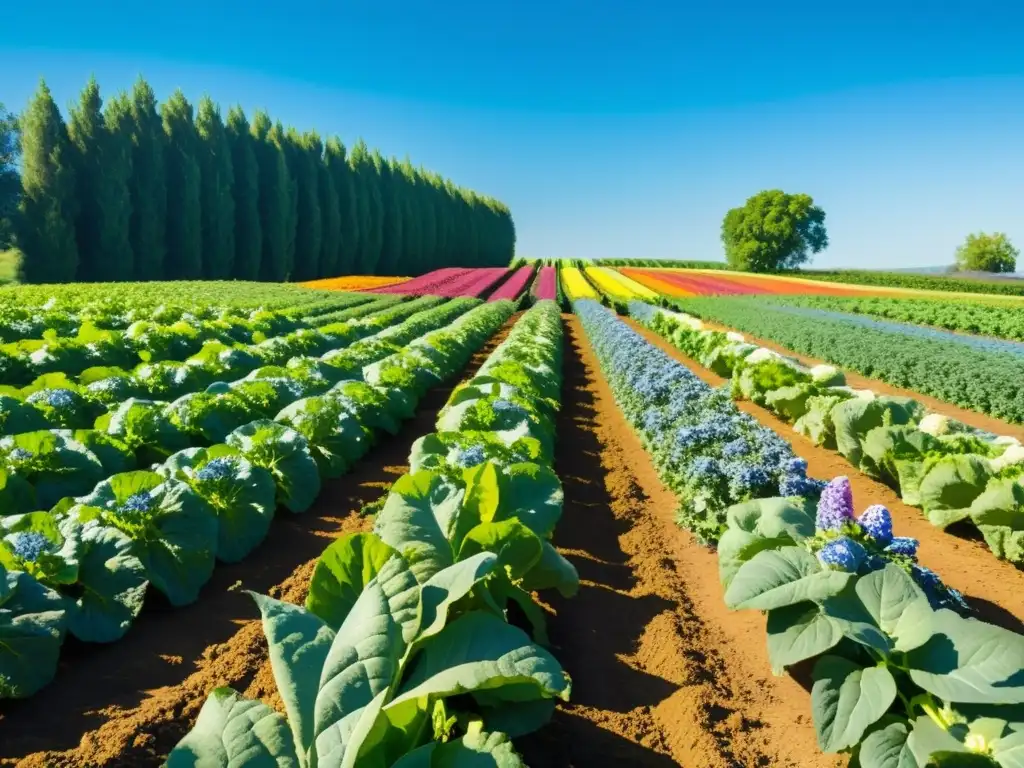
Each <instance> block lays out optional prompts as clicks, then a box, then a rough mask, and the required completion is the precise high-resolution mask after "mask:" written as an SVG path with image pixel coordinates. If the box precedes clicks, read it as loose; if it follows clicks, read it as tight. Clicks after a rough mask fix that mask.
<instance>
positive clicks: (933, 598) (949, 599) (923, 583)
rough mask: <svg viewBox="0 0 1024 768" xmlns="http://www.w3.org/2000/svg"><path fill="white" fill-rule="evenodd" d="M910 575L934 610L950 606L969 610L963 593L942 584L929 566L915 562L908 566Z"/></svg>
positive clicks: (960, 609) (955, 608)
mask: <svg viewBox="0 0 1024 768" xmlns="http://www.w3.org/2000/svg"><path fill="white" fill-rule="evenodd" d="M910 575H911V576H913V577H914V581H916V582H917V585H918V586H919V587H921V589H922V590H923V591H924V593H925V596H926V597H927V598H928V602H929V603H931V605H932V607H933V608H935V609H936V610H938V609H939V608H952V609H954V610H959V611H969V610H970V606H969V605H967V601H966V600H964V596H963V594H962V593H961V592H960V591H959V590H956V589H952V588H951V587H947V586H946V585H945V584H943V583H942V579H941V578H939V575H938V574H937V573H935V571H933V570H932V569H931V568H925V567H924V566H923V565H917V564H916V563H915V564H914V565H912V566H910Z"/></svg>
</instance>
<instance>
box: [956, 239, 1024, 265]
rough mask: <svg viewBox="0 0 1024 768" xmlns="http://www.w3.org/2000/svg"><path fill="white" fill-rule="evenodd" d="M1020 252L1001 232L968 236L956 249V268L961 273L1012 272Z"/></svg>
mask: <svg viewBox="0 0 1024 768" xmlns="http://www.w3.org/2000/svg"><path fill="white" fill-rule="evenodd" d="M1018 256H1020V251H1019V250H1018V249H1017V248H1014V246H1013V243H1011V242H1010V238H1008V237H1007V236H1006V235H1005V234H1003V233H1002V232H996V233H994V234H991V235H989V234H985V233H984V232H979V233H977V234H970V235H968V236H967V239H966V240H965V241H964V243H963V245H961V246H960V247H959V248H957V249H956V268H957V269H958V270H959V271H961V272H1013V271H1014V270H1016V269H1017V257H1018Z"/></svg>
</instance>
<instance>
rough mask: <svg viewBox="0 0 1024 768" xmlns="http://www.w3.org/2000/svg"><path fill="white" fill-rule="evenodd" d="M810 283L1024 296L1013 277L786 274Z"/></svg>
mask: <svg viewBox="0 0 1024 768" xmlns="http://www.w3.org/2000/svg"><path fill="white" fill-rule="evenodd" d="M785 274H786V275H794V276H798V277H801V278H804V279H808V280H820V281H822V282H830V283H850V284H853V285H877V286H882V287H892V288H913V289H918V290H925V291H953V292H956V293H991V294H995V295H1003V296H1024V283H1022V281H1021V280H1015V279H1012V278H1007V279H1001V280H975V279H971V278H958V277H947V276H944V275H915V274H907V273H900V272H871V271H868V270H860V269H850V270H842V271H836V272H829V271H825V270H820V271H819V270H808V271H806V272H796V273H792V272H787V273H785Z"/></svg>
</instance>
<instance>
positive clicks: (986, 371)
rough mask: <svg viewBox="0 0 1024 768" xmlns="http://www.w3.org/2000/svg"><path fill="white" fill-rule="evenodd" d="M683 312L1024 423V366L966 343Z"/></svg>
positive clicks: (717, 310)
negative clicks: (968, 345) (950, 342)
mask: <svg viewBox="0 0 1024 768" xmlns="http://www.w3.org/2000/svg"><path fill="white" fill-rule="evenodd" d="M676 304H677V306H678V307H679V308H681V309H682V310H684V311H686V312H689V313H691V314H693V315H696V316H697V317H701V318H704V319H706V320H714V321H716V322H719V323H721V324H723V325H727V326H729V327H732V328H736V329H737V330H740V331H742V332H744V333H752V334H756V335H757V336H760V337H762V338H766V339H770V340H772V341H774V342H776V343H778V344H781V345H782V346H784V347H786V348H788V349H792V350H793V351H794V352H798V353H800V354H804V355H808V356H810V357H816V358H820V359H823V360H827V361H828V362H830V363H832V364H834V365H838V366H840V367H842V368H849V369H852V370H855V371H858V372H860V373H862V374H864V375H865V376H869V377H873V378H878V379H881V380H882V381H885V382H888V383H889V384H892V385H893V386H897V387H903V388H906V389H912V390H915V391H917V392H921V393H922V394H926V395H932V396H933V397H937V398H939V399H940V400H945V401H946V402H949V403H953V404H955V405H959V406H961V407H964V408H969V409H971V410H975V411H979V412H981V413H987V414H989V415H991V416H995V417H996V418H1000V419H1005V420H1007V421H1011V422H1015V423H1022V422H1024V359H1022V358H1021V357H1019V356H1016V355H1008V354H1001V353H990V352H983V351H981V350H978V349H973V348H970V347H967V346H965V345H962V344H949V343H946V342H943V341H938V340H935V339H926V338H920V337H915V336H909V335H906V334H903V333H898V332H895V331H886V330H881V329H879V328H866V327H863V326H862V325H858V324H853V323H850V322H847V321H844V320H839V319H835V318H830V317H806V316H801V315H796V314H792V313H791V312H786V311H781V310H780V309H779V308H777V307H776V306H775V305H772V304H769V303H765V302H763V301H758V300H751V299H684V300H679V301H677V302H676Z"/></svg>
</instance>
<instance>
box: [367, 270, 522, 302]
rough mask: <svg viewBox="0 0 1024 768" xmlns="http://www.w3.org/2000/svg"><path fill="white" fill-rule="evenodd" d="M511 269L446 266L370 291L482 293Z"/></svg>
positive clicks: (430, 293) (449, 293)
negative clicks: (397, 283)
mask: <svg viewBox="0 0 1024 768" xmlns="http://www.w3.org/2000/svg"><path fill="white" fill-rule="evenodd" d="M507 272H508V270H507V269H506V268H505V267H482V268H476V269H469V268H465V267H445V268H444V269H435V270H434V271H433V272H428V273H427V274H425V275H420V276H419V277H417V278H413V279H412V280H407V281H406V282H404V283H401V284H399V285H388V286H385V287H383V288H375V289H374V290H373V291H370V293H402V294H407V295H413V296H428V295H429V296H447V297H448V298H454V297H456V296H479V295H480V294H482V293H484V292H485V291H486V290H487V289H488V288H490V287H491V286H493V285H494V284H495V283H497V282H498V281H499V280H500V279H501V278H502V277H504V276H505V274H506V273H507Z"/></svg>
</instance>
